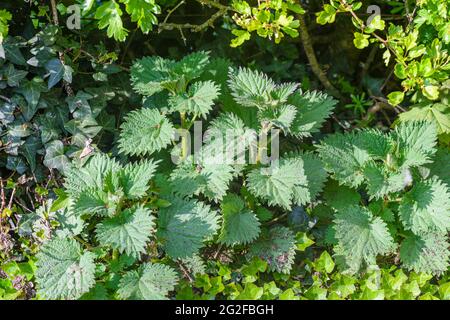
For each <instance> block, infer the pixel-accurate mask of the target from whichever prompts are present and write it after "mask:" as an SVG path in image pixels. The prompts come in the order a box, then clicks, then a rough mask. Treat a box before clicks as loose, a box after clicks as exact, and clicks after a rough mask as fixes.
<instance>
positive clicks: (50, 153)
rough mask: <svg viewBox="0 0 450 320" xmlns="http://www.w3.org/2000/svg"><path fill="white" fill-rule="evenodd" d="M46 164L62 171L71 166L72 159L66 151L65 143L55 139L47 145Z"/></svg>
mask: <svg viewBox="0 0 450 320" xmlns="http://www.w3.org/2000/svg"><path fill="white" fill-rule="evenodd" d="M44 165H45V166H46V167H48V168H50V169H57V170H59V171H62V172H65V171H67V169H68V168H69V167H70V160H69V158H68V157H67V156H66V154H65V152H64V144H63V143H62V142H61V141H59V140H54V141H52V142H50V143H48V144H47V145H46V148H45V157H44Z"/></svg>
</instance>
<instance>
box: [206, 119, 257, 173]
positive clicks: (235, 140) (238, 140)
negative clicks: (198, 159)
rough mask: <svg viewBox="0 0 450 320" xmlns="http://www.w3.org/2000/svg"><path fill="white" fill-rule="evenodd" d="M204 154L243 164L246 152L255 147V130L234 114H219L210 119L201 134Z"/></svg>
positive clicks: (228, 162)
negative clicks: (202, 134)
mask: <svg viewBox="0 0 450 320" xmlns="http://www.w3.org/2000/svg"><path fill="white" fill-rule="evenodd" d="M203 143H204V146H203V150H204V154H206V155H209V156H210V157H212V155H218V156H219V155H221V156H222V157H223V158H222V163H225V164H234V165H235V167H236V165H244V164H245V163H246V162H245V160H246V152H247V151H248V150H254V149H256V144H257V134H256V131H255V130H253V129H250V128H247V127H246V126H245V124H244V122H243V121H242V120H241V119H240V118H239V117H238V116H237V115H235V114H233V113H230V112H227V113H222V114H220V115H219V116H218V117H217V118H215V119H214V120H212V121H211V123H210V126H209V127H208V130H207V131H206V132H205V134H204V136H203Z"/></svg>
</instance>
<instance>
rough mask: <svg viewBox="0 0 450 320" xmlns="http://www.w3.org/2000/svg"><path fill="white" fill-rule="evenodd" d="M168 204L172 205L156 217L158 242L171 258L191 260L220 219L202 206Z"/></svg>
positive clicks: (184, 202)
mask: <svg viewBox="0 0 450 320" xmlns="http://www.w3.org/2000/svg"><path fill="white" fill-rule="evenodd" d="M169 201H170V202H171V205H170V206H169V207H166V208H161V209H160V211H159V214H158V231H157V237H158V240H159V241H161V243H162V246H163V249H164V250H165V251H166V253H167V255H168V256H170V257H171V258H173V259H178V258H186V257H190V256H192V255H193V254H195V253H197V252H198V250H199V249H200V248H201V247H202V245H203V241H205V240H206V239H207V238H208V237H211V236H213V235H214V234H215V233H216V231H217V229H218V227H219V216H218V215H217V213H216V212H215V211H214V210H211V208H210V207H209V206H207V205H204V204H202V203H201V202H196V201H194V200H184V199H181V198H172V199H170V200H169Z"/></svg>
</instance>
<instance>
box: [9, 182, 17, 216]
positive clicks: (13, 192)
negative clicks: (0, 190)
mask: <svg viewBox="0 0 450 320" xmlns="http://www.w3.org/2000/svg"><path fill="white" fill-rule="evenodd" d="M15 194H16V187H14V188H13V190H12V192H11V198H9V203H8V209H10V210H11V206H12V202H13V199H14V195H15Z"/></svg>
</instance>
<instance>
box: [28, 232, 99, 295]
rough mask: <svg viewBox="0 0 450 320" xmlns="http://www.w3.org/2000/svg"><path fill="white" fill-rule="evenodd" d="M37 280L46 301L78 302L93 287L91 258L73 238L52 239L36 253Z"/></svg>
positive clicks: (91, 255) (90, 254)
mask: <svg viewBox="0 0 450 320" xmlns="http://www.w3.org/2000/svg"><path fill="white" fill-rule="evenodd" d="M37 260H38V261H37V266H38V269H37V271H36V281H37V284H38V290H39V293H40V294H42V295H43V296H45V297H46V298H47V299H78V298H79V297H81V296H82V295H83V294H84V293H86V292H88V291H89V289H90V288H91V287H92V286H93V285H94V283H95V279H94V272H95V264H94V255H93V254H92V253H90V252H83V250H81V248H80V245H79V244H78V243H77V242H76V241H75V240H72V239H62V238H55V239H53V240H51V241H49V242H47V243H46V244H45V245H44V246H43V247H42V248H41V250H40V252H39V253H38V254H37Z"/></svg>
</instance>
